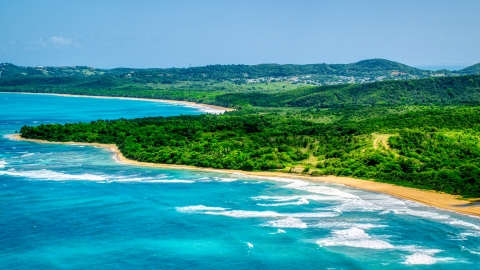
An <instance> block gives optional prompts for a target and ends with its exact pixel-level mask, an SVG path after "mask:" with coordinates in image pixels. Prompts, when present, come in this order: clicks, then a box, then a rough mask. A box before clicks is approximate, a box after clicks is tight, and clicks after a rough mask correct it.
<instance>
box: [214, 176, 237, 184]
mask: <svg viewBox="0 0 480 270" xmlns="http://www.w3.org/2000/svg"><path fill="white" fill-rule="evenodd" d="M213 179H214V180H215V181H219V182H225V183H229V182H235V181H237V180H238V179H235V178H222V177H214V178H213Z"/></svg>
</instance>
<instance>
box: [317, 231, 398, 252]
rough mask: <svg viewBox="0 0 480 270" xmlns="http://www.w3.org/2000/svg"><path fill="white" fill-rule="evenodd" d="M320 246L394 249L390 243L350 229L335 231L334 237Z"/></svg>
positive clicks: (324, 240)
mask: <svg viewBox="0 0 480 270" xmlns="http://www.w3.org/2000/svg"><path fill="white" fill-rule="evenodd" d="M317 244H319V245H320V246H326V247H328V246H347V247H355V248H369V249H391V248H394V246H393V245H391V244H390V243H388V242H386V241H383V240H377V239H372V238H371V237H370V236H369V235H368V234H367V233H365V231H363V230H361V229H359V228H350V229H346V230H335V231H333V232H332V236H331V237H328V238H324V239H320V240H318V241H317Z"/></svg>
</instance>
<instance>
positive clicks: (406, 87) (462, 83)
mask: <svg viewBox="0 0 480 270" xmlns="http://www.w3.org/2000/svg"><path fill="white" fill-rule="evenodd" d="M215 100H216V102H217V104H218V105H222V106H231V107H233V106H243V105H253V106H263V107H283V106H287V107H318V108H332V107H345V106H347V107H348V106H378V105H384V106H385V105H432V104H436V105H455V104H477V103H478V102H479V101H480V75H468V76H456V77H436V78H428V79H419V80H398V81H384V82H374V83H366V84H346V85H335V86H320V87H303V88H299V89H295V90H291V91H286V92H282V93H273V94H265V93H229V94H224V95H219V96H217V97H216V99H215Z"/></svg>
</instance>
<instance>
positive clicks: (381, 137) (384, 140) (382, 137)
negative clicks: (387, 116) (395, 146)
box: [373, 134, 393, 150]
mask: <svg viewBox="0 0 480 270" xmlns="http://www.w3.org/2000/svg"><path fill="white" fill-rule="evenodd" d="M392 136H393V134H373V138H374V139H373V148H375V149H378V147H379V146H380V144H381V145H382V146H383V147H385V149H387V150H389V149H390V145H388V138H390V137H392Z"/></svg>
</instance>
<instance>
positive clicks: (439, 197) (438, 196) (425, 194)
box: [7, 134, 480, 217]
mask: <svg viewBox="0 0 480 270" xmlns="http://www.w3.org/2000/svg"><path fill="white" fill-rule="evenodd" d="M7 138H9V139H11V140H19V141H28V142H35V143H46V144H66V145H72V144H74V145H85V146H97V147H101V148H106V149H108V150H110V151H112V152H113V153H114V156H113V158H114V159H115V160H116V161H117V162H119V163H122V164H125V165H134V166H143V167H156V168H171V169H184V170H197V171H206V172H219V173H228V174H233V173H236V174H243V175H248V176H260V177H281V178H294V179H302V180H308V181H314V182H315V181H319V182H325V183H332V184H342V185H345V186H348V187H352V188H358V189H363V190H367V191H372V192H378V193H383V194H388V195H391V196H394V197H398V198H402V199H406V200H410V201H415V202H418V203H421V204H424V205H428V206H432V207H436V208H439V209H442V210H447V211H453V212H457V213H460V214H466V215H473V216H477V217H479V216H480V205H478V204H475V205H474V204H472V202H475V200H468V199H461V196H460V195H451V194H446V193H440V192H436V191H433V190H421V189H417V188H410V187H403V186H396V185H393V184H389V183H382V182H375V181H369V180H362V179H355V178H348V177H338V176H306V175H297V174H289V173H282V172H249V171H241V170H228V169H214V168H203V167H195V166H187V165H175V164H158V163H148V162H141V161H136V160H131V159H128V158H126V157H125V156H123V154H122V153H121V152H120V150H119V149H118V147H117V145H115V144H101V143H82V142H50V141H46V140H38V139H25V138H22V137H21V136H20V135H19V134H13V135H7Z"/></svg>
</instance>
